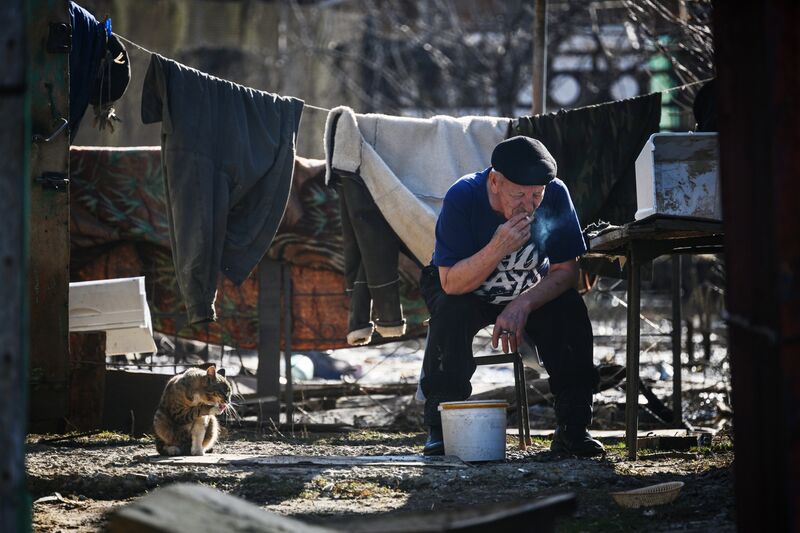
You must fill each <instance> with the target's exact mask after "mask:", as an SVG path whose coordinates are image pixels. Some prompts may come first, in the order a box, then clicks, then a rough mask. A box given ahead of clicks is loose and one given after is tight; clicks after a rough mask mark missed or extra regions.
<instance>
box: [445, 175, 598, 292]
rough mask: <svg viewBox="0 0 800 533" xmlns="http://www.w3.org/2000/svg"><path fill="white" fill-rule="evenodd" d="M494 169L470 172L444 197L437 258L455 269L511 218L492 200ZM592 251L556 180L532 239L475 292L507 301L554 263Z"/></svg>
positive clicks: (547, 192)
mask: <svg viewBox="0 0 800 533" xmlns="http://www.w3.org/2000/svg"><path fill="white" fill-rule="evenodd" d="M489 170H490V169H489V168H487V169H486V170H483V171H481V172H476V173H475V174H469V175H467V176H464V177H463V178H461V179H459V180H458V181H457V182H455V183H454V184H453V185H452V186H451V187H450V189H449V190H448V191H447V194H446V195H445V197H444V203H443V205H442V211H441V213H439V219H438V220H437V221H436V248H435V249H434V252H433V259H432V262H433V264H434V265H436V266H444V267H451V266H453V265H455V264H456V263H458V262H459V261H461V260H462V259H466V258H467V257H471V256H473V255H475V254H476V253H477V252H479V251H480V250H481V249H482V248H483V247H485V246H486V245H487V244H489V241H491V240H492V236H493V235H494V233H495V231H496V230H497V227H498V226H499V225H501V224H504V223H505V222H506V219H505V217H504V216H503V215H501V214H499V213H497V212H495V211H494V210H493V209H492V207H491V205H490V204H489V193H488V191H487V187H486V180H487V178H488V176H489ZM585 252H586V245H585V243H584V242H583V234H582V233H581V226H580V222H578V215H577V213H576V212H575V206H573V205H572V199H571V198H570V196H569V191H568V190H567V186H566V185H564V182H563V181H561V180H560V179H558V178H556V179H554V180H553V181H551V182H550V183H549V184H548V185H547V187H546V188H545V192H544V198H543V199H542V203H541V204H540V205H539V208H538V209H537V210H536V212H535V214H534V217H533V224H532V227H531V238H530V240H529V241H528V242H527V243H526V244H525V245H524V246H523V247H522V248H520V249H519V250H517V251H516V252H513V253H511V254H509V255H507V256H506V257H504V258H503V260H502V261H500V264H498V265H497V267H496V268H495V270H494V272H492V274H491V275H490V276H489V277H488V278H487V279H486V281H484V282H483V283H482V284H481V286H480V287H478V288H477V289H476V290H475V294H477V295H478V296H480V297H481V298H483V299H484V300H486V301H487V302H489V303H493V304H504V303H507V302H510V301H511V300H513V299H514V298H516V297H517V296H519V294H520V293H522V292H523V291H525V290H527V289H529V288H530V287H532V286H534V285H536V284H537V283H539V281H540V280H541V279H542V278H543V277H544V276H546V275H547V272H548V271H549V269H550V263H551V262H552V263H561V262H564V261H567V260H570V259H574V258H576V257H578V256H580V255H583V254H584V253H585Z"/></svg>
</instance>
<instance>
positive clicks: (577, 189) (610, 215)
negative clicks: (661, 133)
mask: <svg viewBox="0 0 800 533" xmlns="http://www.w3.org/2000/svg"><path fill="white" fill-rule="evenodd" d="M660 120H661V93H653V94H648V95H645V96H640V97H637V98H629V99H627V100H619V101H616V102H609V103H607V104H599V105H593V106H587V107H581V108H578V109H572V110H569V111H564V110H561V111H558V112H555V113H547V114H541V115H534V116H527V117H520V118H518V119H516V120H515V121H513V123H512V128H513V129H514V130H515V132H516V134H519V135H526V136H528V137H533V138H536V139H539V140H540V141H542V143H544V145H545V146H546V147H547V149H548V150H549V151H550V153H551V154H553V157H554V158H555V160H556V163H557V164H558V175H559V177H560V178H561V179H563V180H564V182H566V183H567V185H568V186H569V191H570V195H571V196H572V201H573V203H574V204H575V210H576V211H577V212H578V217H579V218H580V221H581V225H582V226H586V225H587V224H589V223H591V222H595V221H596V220H598V219H602V220H605V221H607V222H612V223H615V224H625V223H626V222H631V221H633V215H634V213H636V170H635V167H634V163H635V162H636V158H637V157H638V156H639V152H641V150H642V147H643V146H644V143H645V142H646V141H647V139H648V138H649V137H650V135H652V134H653V133H656V132H658V129H659V122H660Z"/></svg>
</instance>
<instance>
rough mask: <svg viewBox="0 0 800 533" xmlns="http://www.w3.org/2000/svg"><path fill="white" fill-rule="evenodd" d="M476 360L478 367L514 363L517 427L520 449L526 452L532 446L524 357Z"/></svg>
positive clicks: (515, 354)
mask: <svg viewBox="0 0 800 533" xmlns="http://www.w3.org/2000/svg"><path fill="white" fill-rule="evenodd" d="M474 360H475V364H476V365H477V366H481V365H499V364H504V363H514V389H515V392H516V398H517V409H518V411H519V413H518V417H517V418H518V419H519V420H518V426H517V427H518V428H519V449H520V450H524V449H525V448H526V447H527V446H528V445H530V444H531V421H530V418H529V412H528V388H527V384H526V383H525V367H524V366H523V364H522V355H521V354H520V353H519V352H511V353H503V354H497V355H485V356H481V357H475V358H474Z"/></svg>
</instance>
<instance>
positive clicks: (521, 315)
mask: <svg viewBox="0 0 800 533" xmlns="http://www.w3.org/2000/svg"><path fill="white" fill-rule="evenodd" d="M529 314H530V311H529V310H528V309H527V306H526V305H525V304H524V303H523V302H522V301H521V300H519V299H517V300H514V301H513V302H511V303H510V304H508V305H507V306H506V308H505V309H503V312H502V313H500V314H499V315H498V316H497V320H496V321H495V323H494V329H493V330H492V348H497V344H498V341H499V342H500V343H501V345H502V348H503V352H505V353H511V352H516V351H517V350H519V346H520V344H522V340H523V338H524V332H525V323H526V322H527V321H528V315H529Z"/></svg>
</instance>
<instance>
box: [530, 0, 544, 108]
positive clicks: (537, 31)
mask: <svg viewBox="0 0 800 533" xmlns="http://www.w3.org/2000/svg"><path fill="white" fill-rule="evenodd" d="M535 3H536V6H535V11H534V15H533V39H532V44H533V107H532V109H531V112H532V114H534V115H538V114H541V113H544V109H545V98H547V0H535Z"/></svg>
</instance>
